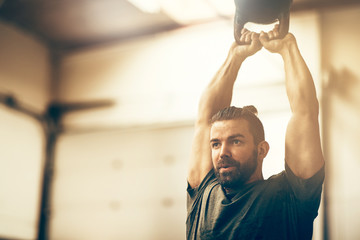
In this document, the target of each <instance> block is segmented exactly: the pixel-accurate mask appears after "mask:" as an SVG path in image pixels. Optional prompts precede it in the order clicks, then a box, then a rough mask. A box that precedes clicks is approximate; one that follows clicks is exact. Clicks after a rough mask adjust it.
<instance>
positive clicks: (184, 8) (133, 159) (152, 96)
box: [0, 0, 360, 240]
mask: <svg viewBox="0 0 360 240" xmlns="http://www.w3.org/2000/svg"><path fill="white" fill-rule="evenodd" d="M234 8H235V7H234V2H233V1H232V0H77V1H72V0H0V239H54V240H73V239H74V240H84V239H86V240H92V239H94V240H99V239H102V240H107V239H109V240H112V239H116V240H117V239H126V240H131V239H141V240H144V239H149V240H162V239H164V240H167V239H172V240H176V239H185V221H186V186H187V185H186V172H187V164H188V158H189V153H190V148H191V142H192V134H193V122H194V119H195V116H196V110H197V102H198V100H199V97H200V94H201V92H202V90H203V89H204V88H205V86H206V85H207V83H208V82H209V81H210V79H211V78H212V76H213V75H214V74H215V72H216V71H217V69H218V68H219V67H220V65H221V64H222V63H223V61H224V60H225V57H226V55H227V52H228V49H229V47H230V45H231V44H232V42H233V41H234V40H233V16H234ZM359 24H360V1H357V0H316V1H315V0H311V1H310V0H294V1H293V5H292V8H291V17H290V31H291V32H292V33H294V35H295V36H296V37H297V40H298V45H299V47H300V49H301V52H302V54H303V56H304V58H305V60H306V62H307V64H308V66H309V68H310V71H311V73H312V75H313V77H314V81H315V84H316V88H317V93H318V98H319V101H320V106H321V116H320V122H321V134H322V136H323V138H322V140H323V150H324V154H325V156H326V181H325V185H324V192H323V199H322V202H321V207H320V211H319V216H318V218H317V219H316V221H315V227H314V228H315V229H314V239H348V240H353V239H359V238H360V229H359V227H358V226H359V217H360V208H358V203H359V201H360V188H359V186H358V185H357V184H358V183H357V180H358V176H359V170H360V168H359V165H360V159H359V156H360V147H359V140H358V139H359V137H360V127H359V119H360V108H359V106H360V94H359V92H360V70H359V63H360V47H359V42H360V28H359ZM248 27H249V28H250V29H252V28H253V30H255V31H257V30H258V29H262V28H265V29H263V30H267V29H266V28H267V27H270V28H269V29H271V28H272V26H260V28H259V26H254V25H248ZM283 71H284V70H283V63H282V61H281V59H280V57H279V56H277V55H274V54H270V53H268V52H266V51H265V50H261V51H260V52H258V53H257V54H256V55H254V56H253V57H251V58H249V59H247V60H246V62H245V63H244V64H243V66H242V69H241V72H240V74H239V76H238V81H237V82H236V86H235V89H234V99H233V105H237V106H243V105H248V104H254V105H255V106H256V107H257V108H258V110H259V116H260V118H261V119H262V120H263V123H264V126H265V133H266V138H267V140H268V142H269V143H270V152H269V155H268V157H267V158H266V159H265V162H264V177H266V178H267V177H269V176H270V175H272V174H275V173H278V172H279V171H281V170H283V169H284V135H285V128H286V124H287V121H288V119H289V117H290V109H289V106H288V101H287V97H286V93H285V87H284V72H283Z"/></svg>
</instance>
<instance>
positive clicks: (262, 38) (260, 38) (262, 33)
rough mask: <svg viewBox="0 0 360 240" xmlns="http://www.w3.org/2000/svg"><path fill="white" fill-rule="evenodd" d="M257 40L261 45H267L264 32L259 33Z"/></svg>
mask: <svg viewBox="0 0 360 240" xmlns="http://www.w3.org/2000/svg"><path fill="white" fill-rule="evenodd" d="M259 40H260V42H261V44H263V45H264V43H267V42H268V41H269V36H268V34H267V33H266V32H263V31H261V32H260V36H259Z"/></svg>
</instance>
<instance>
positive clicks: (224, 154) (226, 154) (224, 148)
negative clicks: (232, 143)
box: [220, 143, 231, 157]
mask: <svg viewBox="0 0 360 240" xmlns="http://www.w3.org/2000/svg"><path fill="white" fill-rule="evenodd" d="M220 157H231V151H230V149H229V146H228V144H226V143H224V144H222V145H221V149H220Z"/></svg>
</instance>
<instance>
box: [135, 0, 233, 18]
mask: <svg viewBox="0 0 360 240" xmlns="http://www.w3.org/2000/svg"><path fill="white" fill-rule="evenodd" d="M128 1H129V2H130V3H131V4H133V5H134V6H135V7H137V8H138V9H140V10H141V11H143V12H146V13H159V12H164V13H165V14H166V15H168V16H170V17H171V18H172V19H174V20H175V21H176V22H178V23H180V24H188V23H192V22H196V21H203V20H207V19H214V18H217V17H219V15H220V16H222V17H223V16H232V15H233V14H234V12H235V3H234V1H233V0H128Z"/></svg>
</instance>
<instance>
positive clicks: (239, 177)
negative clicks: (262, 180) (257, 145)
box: [214, 149, 258, 189]
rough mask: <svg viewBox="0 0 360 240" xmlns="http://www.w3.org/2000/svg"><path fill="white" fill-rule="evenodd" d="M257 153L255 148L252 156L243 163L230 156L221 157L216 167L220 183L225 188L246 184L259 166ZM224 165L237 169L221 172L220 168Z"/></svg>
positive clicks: (216, 174)
mask: <svg viewBox="0 0 360 240" xmlns="http://www.w3.org/2000/svg"><path fill="white" fill-rule="evenodd" d="M257 155H258V153H257V150H256V149H255V150H254V151H253V154H252V156H251V157H249V159H248V160H247V161H246V162H245V163H242V164H241V163H239V162H237V161H235V160H234V159H232V158H230V157H224V158H222V159H220V161H219V162H218V166H217V167H216V168H214V171H215V176H216V178H217V179H218V181H219V183H220V185H221V186H222V187H224V188H232V189H236V188H239V187H241V186H243V185H244V184H246V182H247V181H248V180H249V179H250V177H251V175H252V174H253V173H254V172H255V170H256V168H257V165H258V162H257ZM222 166H226V167H234V168H235V170H233V171H230V172H223V173H220V168H221V167H222Z"/></svg>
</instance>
